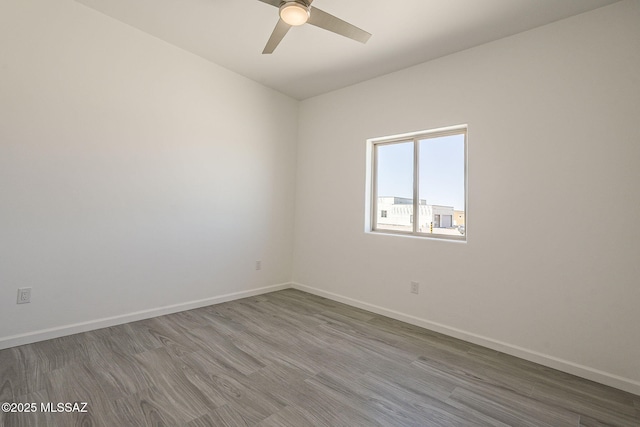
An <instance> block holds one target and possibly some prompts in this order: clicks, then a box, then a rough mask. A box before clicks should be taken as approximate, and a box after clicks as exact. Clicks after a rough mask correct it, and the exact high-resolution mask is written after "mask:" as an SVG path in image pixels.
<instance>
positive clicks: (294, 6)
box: [280, 1, 309, 26]
mask: <svg viewBox="0 0 640 427" xmlns="http://www.w3.org/2000/svg"><path fill="white" fill-rule="evenodd" d="M280 18H281V19H282V20H283V21H284V22H286V23H287V24H289V25H293V26H298V25H302V24H304V23H305V22H307V20H308V19H309V8H307V7H305V6H304V5H302V4H300V3H297V2H294V1H292V2H288V3H285V4H283V5H282V6H280Z"/></svg>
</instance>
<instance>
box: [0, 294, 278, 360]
mask: <svg viewBox="0 0 640 427" xmlns="http://www.w3.org/2000/svg"><path fill="white" fill-rule="evenodd" d="M290 287H291V284H290V283H281V284H279V285H272V286H265V287H263V288H257V289H250V290H247V291H240V292H233V293H230V294H225V295H220V296H217V297H211V298H205V299H201V300H196V301H188V302H184V303H180V304H173V305H167V306H164V307H159V308H152V309H149V310H142V311H136V312H134V313H128V314H122V315H118V316H113V317H105V318H102V319H96V320H90V321H87V322H81V323H74V324H71V325H65V326H58V327H55V328H49V329H41V330H39V331H34V332H28V333H25V334H19V335H12V336H8V337H2V338H0V350H2V349H5V348H10V347H16V346H19V345H24V344H31V343H34V342H38V341H44V340H50V339H52V338H59V337H64V336H67V335H73V334H78V333H81V332H88V331H93V330H96V329H102V328H108V327H110V326H116V325H121V324H123V323H129V322H135V321H137V320H143V319H149V318H152V317H158V316H163V315H165V314H172V313H177V312H179V311H185V310H192V309H194V308H200V307H206V306H208V305H214V304H220V303H223V302H227V301H233V300H236V299H241V298H247V297H252V296H255V295H260V294H266V293H268V292H274V291H280V290H282V289H288V288H290Z"/></svg>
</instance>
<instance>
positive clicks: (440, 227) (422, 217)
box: [418, 135, 465, 236]
mask: <svg viewBox="0 0 640 427" xmlns="http://www.w3.org/2000/svg"><path fill="white" fill-rule="evenodd" d="M419 144H420V146H419V150H420V155H419V159H418V161H419V163H418V165H419V170H418V172H419V185H418V191H419V200H420V202H419V206H418V218H419V222H418V232H421V233H433V234H440V235H451V236H461V235H464V234H465V211H464V210H465V197H464V135H450V136H442V137H437V138H428V139H423V140H420V141H419Z"/></svg>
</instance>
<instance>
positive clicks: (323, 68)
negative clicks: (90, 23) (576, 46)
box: [76, 0, 618, 99]
mask: <svg viewBox="0 0 640 427" xmlns="http://www.w3.org/2000/svg"><path fill="white" fill-rule="evenodd" d="M76 1H78V2H79V3H82V4H84V5H86V6H89V7H91V8H93V9H96V10H98V11H100V12H102V13H104V14H106V15H109V16H111V17H113V18H115V19H117V20H119V21H122V22H124V23H127V24H129V25H131V26H133V27H136V28H139V29H140V30H142V31H144V32H146V33H149V34H151V35H153V36H155V37H158V38H160V39H162V40H165V41H167V42H169V43H171V44H173V45H176V46H178V47H180V48H182V49H185V50H187V51H190V52H192V53H195V54H196V55H199V56H201V57H203V58H205V59H208V60H210V61H212V62H215V63H216V64H219V65H222V66H223V67H226V68H228V69H230V70H233V71H235V72H237V73H239V74H242V75H244V76H246V77H248V78H250V79H252V80H255V81H257V82H260V83H262V84H264V85H266V86H269V87H271V88H273V89H276V90H278V91H280V92H283V93H285V94H287V95H289V96H292V97H294V98H297V99H305V98H309V97H311V96H315V95H318V94H321V93H325V92H329V91H332V90H335V89H339V88H342V87H345V86H349V85H351V84H354V83H358V82H361V81H364V80H368V79H371V78H373V77H377V76H380V75H383V74H387V73H390V72H393V71H396V70H400V69H403V68H406V67H409V66H411V65H415V64H419V63H421V62H425V61H428V60H431V59H434V58H438V57H441V56H444V55H447V54H450V53H454V52H457V51H460V50H464V49H467V48H470V47H473V46H477V45H480V44H483V43H487V42H490V41H493V40H497V39H499V38H502V37H506V36H509V35H512V34H516V33H519V32H522V31H526V30H529V29H531V28H535V27H538V26H541V25H544V24H547V23H550V22H553V21H557V20H559V19H563V18H566V17H569V16H572V15H576V14H579V13H582V12H586V11H588V10H592V9H595V8H598V7H602V6H605V5H608V4H611V3H615V2H616V1H618V0H386V1H385V0H315V1H314V3H313V6H315V7H318V8H320V9H322V10H324V11H325V12H328V13H330V14H332V15H335V16H337V17H339V18H341V19H343V20H345V21H348V22H350V23H352V24H354V25H356V26H358V27H360V28H362V29H364V30H366V31H368V32H370V33H372V34H373V36H372V37H371V39H370V40H369V42H368V43H367V44H364V45H363V44H360V43H358V42H355V41H352V40H349V39H346V38H343V37H341V36H338V35H336V34H333V33H330V32H328V31H325V30H322V29H320V28H317V27H313V26H310V25H304V26H302V27H294V28H292V29H291V31H289V33H288V34H287V36H286V37H285V38H284V40H283V41H282V43H281V44H280V46H278V48H277V49H276V51H275V52H274V53H273V54H272V55H262V49H263V48H264V45H265V44H266V42H267V40H268V39H269V36H270V35H271V31H272V30H273V28H274V27H275V24H276V22H277V20H278V9H277V8H275V7H273V6H270V5H268V4H266V3H262V2H261V1H258V0H76Z"/></svg>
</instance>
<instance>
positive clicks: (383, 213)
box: [376, 141, 413, 232]
mask: <svg viewBox="0 0 640 427" xmlns="http://www.w3.org/2000/svg"><path fill="white" fill-rule="evenodd" d="M376 150H377V157H376V160H377V176H376V183H377V190H378V192H377V193H378V194H377V196H378V198H377V204H378V206H377V212H376V215H377V219H376V223H377V229H378V230H394V231H409V232H411V231H413V225H412V223H411V215H413V141H409V142H399V143H396V144H387V145H378V146H377V147H376Z"/></svg>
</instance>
